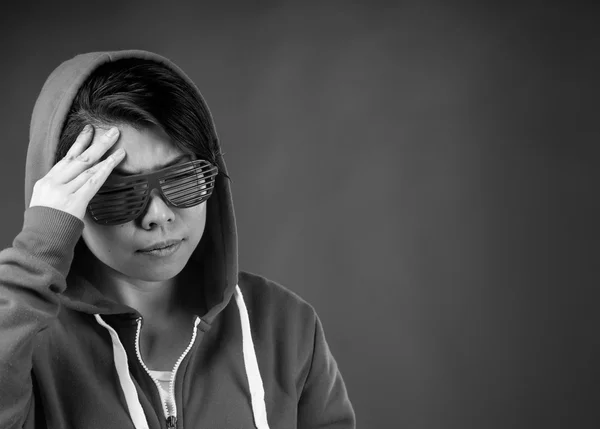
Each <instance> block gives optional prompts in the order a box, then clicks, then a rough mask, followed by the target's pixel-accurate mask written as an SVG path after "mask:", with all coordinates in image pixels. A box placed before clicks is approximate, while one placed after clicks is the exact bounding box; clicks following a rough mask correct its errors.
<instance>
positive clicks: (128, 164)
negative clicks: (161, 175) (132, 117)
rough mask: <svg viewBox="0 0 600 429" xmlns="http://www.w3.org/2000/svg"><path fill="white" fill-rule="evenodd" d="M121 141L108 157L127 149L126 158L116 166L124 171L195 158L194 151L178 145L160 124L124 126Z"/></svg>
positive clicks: (147, 169) (153, 168) (141, 170)
mask: <svg viewBox="0 0 600 429" xmlns="http://www.w3.org/2000/svg"><path fill="white" fill-rule="evenodd" d="M118 128H119V131H120V135H119V139H118V141H117V143H116V144H115V145H114V146H113V147H111V149H110V151H109V153H108V154H107V156H108V155H109V154H110V153H112V152H114V151H116V150H117V149H119V148H121V147H122V148H124V149H125V153H126V155H125V158H124V159H123V161H121V163H120V164H119V165H118V166H116V167H115V168H114V171H116V172H119V173H121V174H141V173H150V172H152V171H156V170H160V169H161V168H164V167H166V166H169V165H173V164H174V163H176V162H178V161H185V160H191V159H193V157H192V156H191V155H190V154H187V153H184V152H183V151H181V149H179V148H178V147H176V146H175V145H174V144H173V142H172V141H171V138H170V137H169V136H168V135H167V134H166V133H165V132H164V131H163V130H162V129H161V128H158V127H155V128H150V127H148V128H142V129H139V130H137V129H135V128H133V127H132V126H129V125H120V126H119V127H118Z"/></svg>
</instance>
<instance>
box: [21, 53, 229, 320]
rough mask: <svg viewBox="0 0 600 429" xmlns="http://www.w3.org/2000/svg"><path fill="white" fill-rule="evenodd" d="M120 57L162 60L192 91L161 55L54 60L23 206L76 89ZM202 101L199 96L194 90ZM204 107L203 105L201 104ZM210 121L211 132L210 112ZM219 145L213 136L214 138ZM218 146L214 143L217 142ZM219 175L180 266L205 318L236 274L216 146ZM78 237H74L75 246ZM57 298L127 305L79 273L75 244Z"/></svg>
mask: <svg viewBox="0 0 600 429" xmlns="http://www.w3.org/2000/svg"><path fill="white" fill-rule="evenodd" d="M125 58H139V59H145V60H152V61H156V62H157V63H161V64H164V65H166V66H167V67H169V68H171V69H172V70H173V71H175V72H176V73H177V74H178V75H179V76H181V77H182V78H183V79H184V80H185V81H187V82H188V83H189V84H190V85H191V86H192V87H193V88H195V89H196V91H198V89H197V87H196V85H195V84H194V82H193V81H192V80H191V79H190V78H189V77H188V76H187V75H186V74H185V73H184V72H183V71H182V70H181V69H180V68H179V67H177V66H176V65H175V64H174V63H173V62H171V61H170V60H168V59H167V58H165V57H162V56H160V55H157V54H155V53H152V52H147V51H142V50H124V51H114V52H92V53H86V54H80V55H77V56H75V57H73V58H71V59H70V60H68V61H65V62H63V63H62V64H61V65H59V66H58V67H57V68H56V69H55V70H54V71H53V72H52V74H51V75H50V76H49V77H48V79H47V80H46V82H45V84H44V86H43V88H42V90H41V92H40V95H39V97H38V99H37V101H36V104H35V107H34V110H33V115H32V118H31V125H30V133H29V147H28V150H27V161H26V168H25V207H26V208H27V207H29V204H30V201H31V194H32V192H33V186H34V184H35V183H36V182H37V181H38V180H39V179H41V178H42V177H44V176H45V175H46V174H47V173H48V171H49V170H50V169H51V168H52V166H53V164H54V158H55V153H56V149H57V146H58V142H59V138H60V135H61V131H62V128H63V125H64V123H65V120H66V117H67V114H68V112H69V109H70V107H71V104H72V102H73V100H74V98H75V96H76V94H77V91H78V90H79V88H80V87H81V86H82V84H83V83H84V82H85V80H86V79H87V77H88V76H90V74H91V73H92V72H93V71H94V70H95V69H96V68H97V67H99V66H100V65H102V64H104V63H107V62H112V61H116V60H120V59H125ZM198 94H199V95H200V98H201V100H202V103H203V104H204V105H205V106H206V102H205V101H204V98H203V97H202V95H201V94H200V91H198ZM206 108H207V111H208V106H206ZM209 118H210V126H211V128H212V130H213V132H214V135H215V136H216V135H217V134H216V130H215V126H214V122H213V119H212V116H211V115H210V114H209ZM217 146H218V147H219V142H218V141H217ZM219 149H220V148H219ZM217 167H218V168H219V175H218V176H217V178H216V180H215V185H214V190H213V194H212V196H211V197H210V198H209V200H208V201H207V216H206V228H205V230H204V234H203V236H202V239H201V241H200V243H199V245H198V247H197V248H196V250H195V251H194V253H193V254H192V256H191V258H190V260H189V261H188V264H187V266H186V268H185V269H184V270H187V269H188V268H189V269H190V270H191V279H192V281H191V283H190V284H189V285H188V287H192V288H201V289H202V290H201V291H200V290H198V291H197V292H198V293H201V294H202V295H203V299H204V302H205V308H206V310H207V313H206V314H204V315H200V316H202V319H203V320H204V322H206V323H208V324H210V323H211V322H212V321H213V320H214V318H215V317H216V315H217V314H218V313H219V312H220V311H221V310H222V309H223V308H224V307H225V306H226V305H227V304H228V302H229V300H230V299H231V296H232V295H233V293H234V290H235V287H236V285H237V280H238V256H237V232H236V225H235V216H234V211H233V203H232V199H231V189H230V184H229V180H228V178H227V168H226V166H225V161H224V159H223V156H222V155H221V151H220V150H219V154H218V155H217ZM82 240H83V239H80V243H79V244H78V245H77V246H78V247H79V246H80V245H81V243H82ZM78 247H76V250H75V256H74V259H73V263H72V264H71V271H70V273H69V276H68V279H67V283H68V287H67V290H66V291H65V292H64V293H63V297H62V298H63V299H62V301H63V304H64V305H66V306H67V307H70V308H73V309H76V310H78V311H82V312H85V313H90V314H118V313H131V309H130V308H129V307H127V306H124V305H121V304H117V303H115V302H114V301H111V300H109V299H107V298H106V297H104V295H102V294H101V293H100V292H99V290H98V289H96V288H95V287H94V286H93V285H91V284H90V283H89V282H88V281H87V280H86V279H85V278H84V276H82V275H81V274H80V273H83V271H84V270H83V271H82V270H80V269H81V268H85V267H81V266H80V265H81V258H79V257H78V256H80V255H79V254H78V251H77V248H78Z"/></svg>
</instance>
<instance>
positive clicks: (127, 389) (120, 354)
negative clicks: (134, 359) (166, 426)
mask: <svg viewBox="0 0 600 429" xmlns="http://www.w3.org/2000/svg"><path fill="white" fill-rule="evenodd" d="M94 317H95V318H96V320H97V321H98V323H99V324H100V325H101V326H103V327H105V328H106V329H107V330H108V332H109V333H110V338H111V340H112V346H113V355H114V360H115V368H116V369H117V374H118V375H119V382H120V383H121V389H123V393H124V395H125V400H126V401H127V408H128V409H129V415H130V416H131V420H133V424H134V426H135V428H136V429H149V427H148V421H147V420H146V415H145V414H144V409H143V408H142V404H140V399H139V397H138V394H137V390H136V389H135V385H134V384H133V380H132V379H131V374H130V373H129V362H128V361H127V353H126V352H125V347H123V344H122V343H121V340H120V339H119V335H117V332H116V331H115V330H114V329H113V327H112V326H110V325H109V324H108V323H106V322H105V321H104V320H102V317H100V315H99V314H94Z"/></svg>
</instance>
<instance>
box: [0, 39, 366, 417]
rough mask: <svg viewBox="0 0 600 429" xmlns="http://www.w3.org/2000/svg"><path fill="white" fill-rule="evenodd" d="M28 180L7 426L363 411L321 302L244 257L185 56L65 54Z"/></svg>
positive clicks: (3, 381) (6, 361)
mask: <svg viewBox="0 0 600 429" xmlns="http://www.w3.org/2000/svg"><path fill="white" fill-rule="evenodd" d="M25 180H26V186H25V188H26V195H25V198H26V207H27V209H26V211H25V214H24V224H23V230H22V231H21V233H20V234H19V235H18V236H17V237H16V238H15V240H14V243H13V247H11V248H8V249H5V250H3V251H2V252H1V253H0V427H2V428H21V427H25V428H42V427H47V428H67V427H74V428H84V427H85V428H89V429H93V428H107V427H118V428H164V427H177V428H195V427H198V428H241V427H244V428H248V427H256V428H267V427H271V428H284V427H285V428H288V427H289V428H292V427H297V428H313V427H315V428H316V427H319V428H353V427H355V417H354V411H353V409H352V406H351V404H350V402H349V399H348V395H347V392H346V388H345V386H344V382H343V380H342V377H341V375H340V373H339V371H338V368H337V365H336V362H335V360H334V358H333V356H332V355H331V353H330V351H329V349H328V346H327V342H326V340H325V337H324V334H323V329H322V326H321V323H320V321H319V318H318V317H317V315H316V314H315V312H314V309H313V308H312V307H311V306H310V305H309V304H307V303H306V302H305V301H303V300H302V299H301V298H299V297H298V296H296V295H295V294H293V293H292V292H290V291H288V290H287V289H285V288H283V287H282V286H280V285H277V284H275V283H273V282H271V281H269V280H266V279H264V278H262V277H260V276H257V275H254V274H250V273H247V272H242V271H238V267H237V236H236V228H235V218H234V213H233V205H232V201H231V192H230V186H229V181H228V175H227V169H226V166H225V163H224V160H223V156H222V154H221V151H220V146H219V142H218V139H217V134H216V131H215V127H214V123H213V121H212V118H211V115H210V113H209V110H208V107H207V106H206V104H205V102H204V100H203V99H202V96H201V94H200V92H199V91H198V90H197V88H196V87H195V85H194V84H193V83H192V81H191V80H190V79H189V78H188V77H187V76H186V75H185V74H184V73H183V72H182V71H181V70H180V69H179V68H178V67H177V66H175V65H174V64H173V63H172V62H170V61H169V60H167V59H166V58H164V57H161V56H159V55H156V54H153V53H150V52H145V51H118V52H110V53H108V52H104V53H89V54H82V55H78V56H76V57H74V58H72V59H70V60H69V61H66V62H65V63H63V64H61V65H60V66H59V67H58V68H57V69H56V70H55V71H54V72H53V73H52V74H51V75H50V77H49V78H48V80H47V81H46V83H45V85H44V87H43V89H42V91H41V93H40V96H39V98H38V100H37V102H36V106H35V108H34V112H33V118H32V122H31V130H30V142H29V149H28V152H27V164H26V177H25Z"/></svg>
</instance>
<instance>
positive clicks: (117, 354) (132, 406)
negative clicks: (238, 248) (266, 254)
mask: <svg viewBox="0 0 600 429" xmlns="http://www.w3.org/2000/svg"><path fill="white" fill-rule="evenodd" d="M234 295H235V300H236V303H237V306H238V311H239V313H240V320H241V324H242V348H243V354H244V367H245V369H246V376H247V377H248V386H249V388H250V399H251V402H252V413H253V415H254V425H255V426H256V429H269V423H268V422H267V411H266V404H265V390H264V386H263V382H262V378H261V376H260V370H259V368H258V361H257V360H256V351H255V349H254V342H253V341H252V331H251V330H250V319H249V317H248V309H247V308H246V303H245V302H244V297H243V295H242V291H241V290H240V288H239V286H237V285H236V287H235V292H234ZM94 317H95V318H96V320H97V322H98V323H99V324H100V325H101V326H103V327H104V328H106V329H107V330H108V332H109V333H110V338H111V340H112V345H113V354H114V360H115V367H116V369H117V374H118V376H119V383H120V384H121V389H122V390H123V394H124V395H125V400H126V402H127V409H128V410H129V415H130V416H131V420H132V421H133V424H134V426H135V428H136V429H149V427H148V421H147V420H146V415H145V414H144V409H143V408H142V405H141V403H140V400H139V397H138V394H137V390H136V388H135V385H134V384H133V380H132V379H131V374H130V373H129V364H128V361H127V353H126V352H125V348H124V347H123V344H122V343H121V340H120V339H119V336H118V335H117V332H116V331H115V330H114V329H113V328H112V327H111V326H110V325H108V324H107V323H106V322H105V321H104V320H102V317H100V315H99V314H95V315H94Z"/></svg>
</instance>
